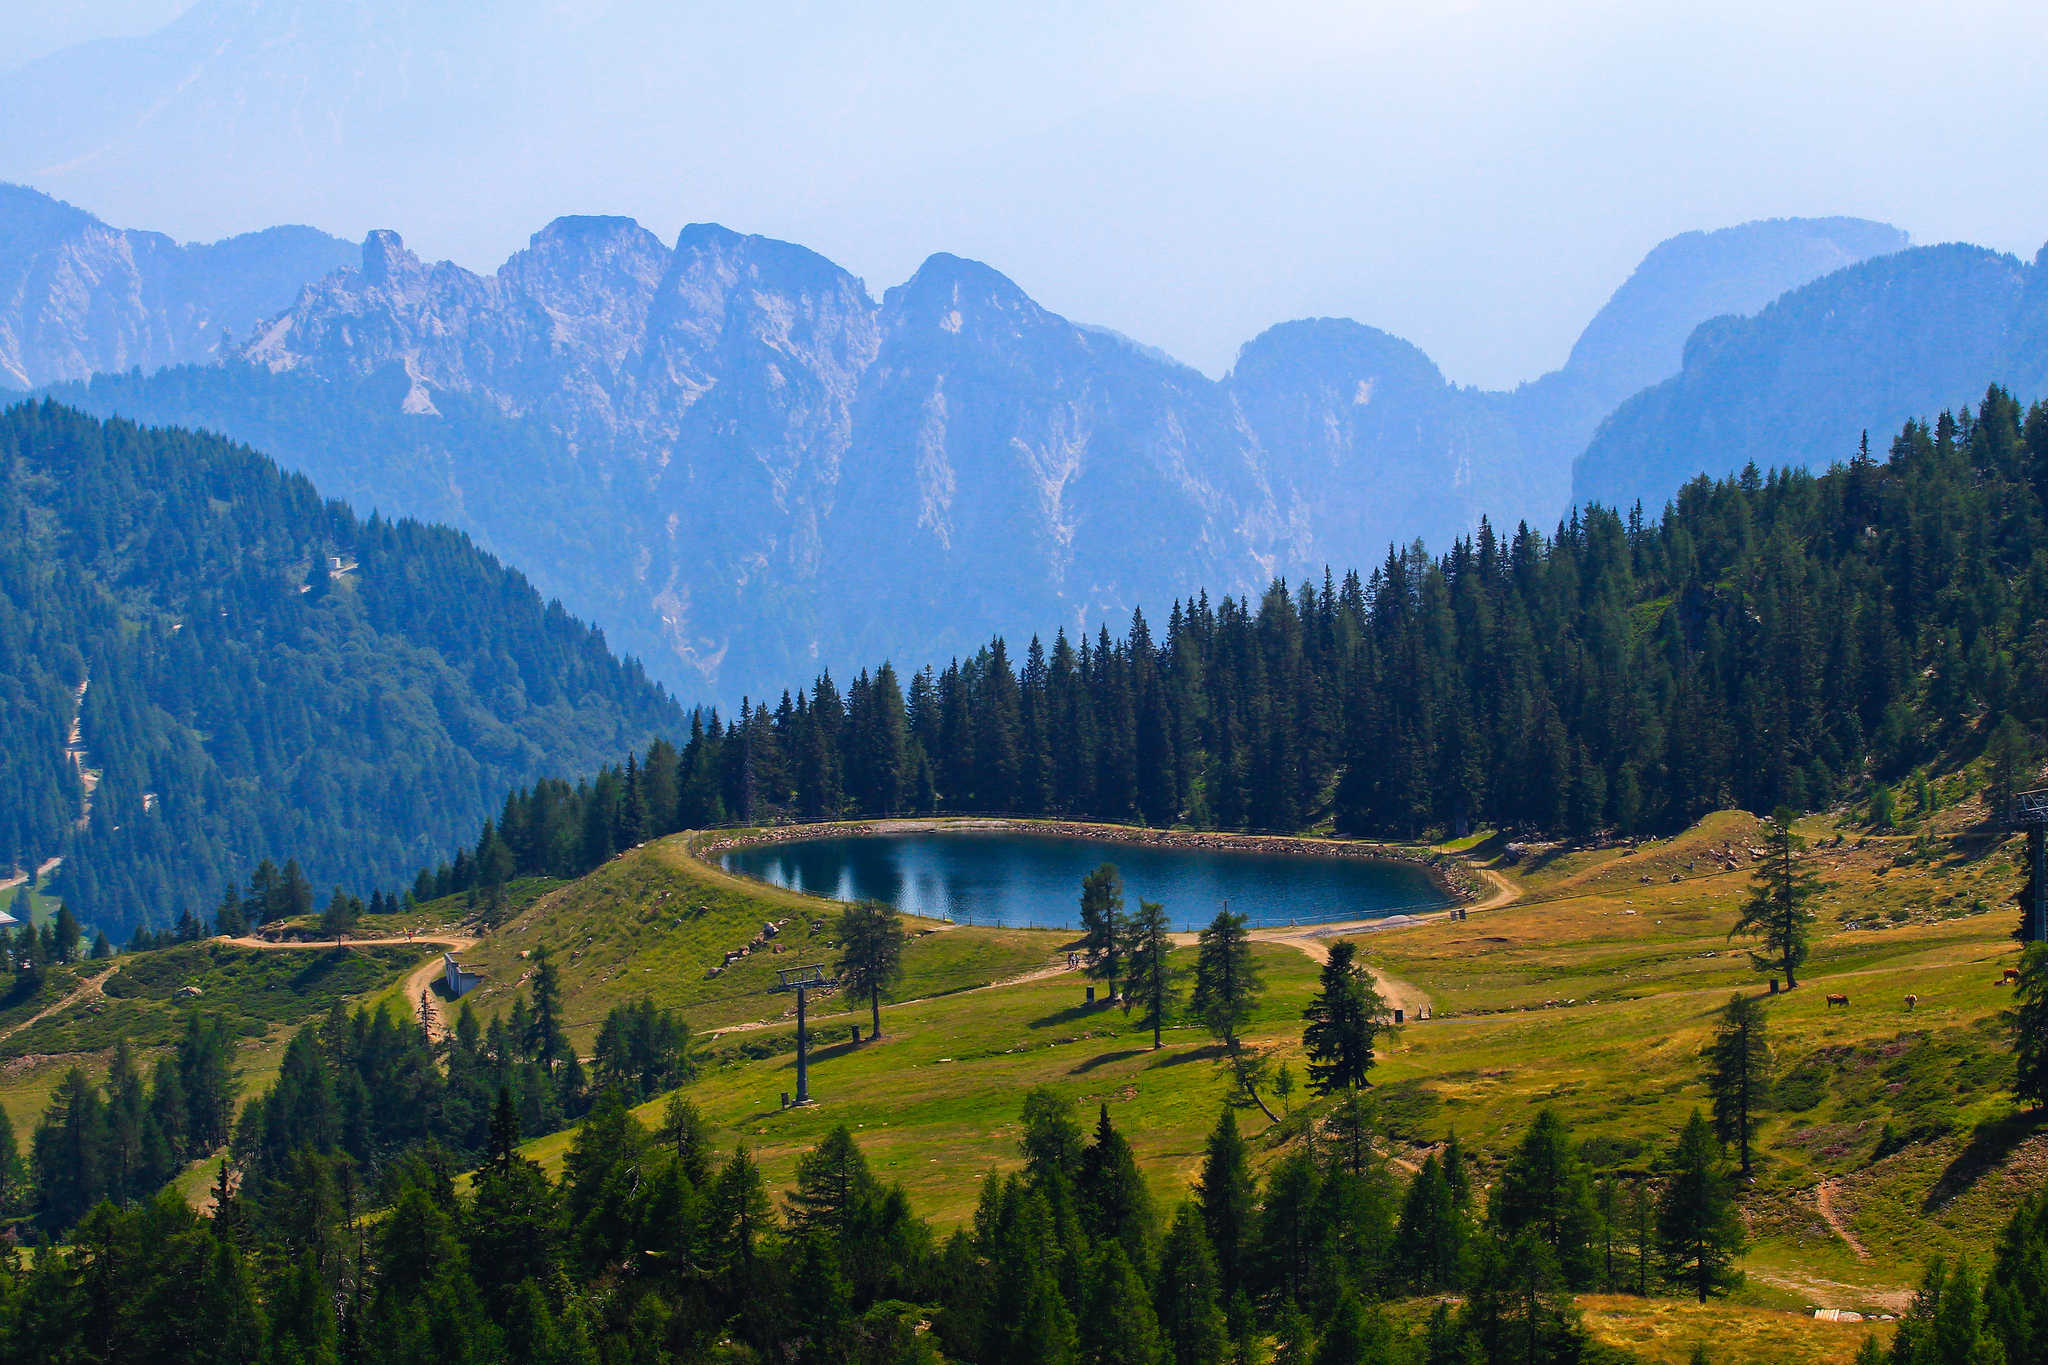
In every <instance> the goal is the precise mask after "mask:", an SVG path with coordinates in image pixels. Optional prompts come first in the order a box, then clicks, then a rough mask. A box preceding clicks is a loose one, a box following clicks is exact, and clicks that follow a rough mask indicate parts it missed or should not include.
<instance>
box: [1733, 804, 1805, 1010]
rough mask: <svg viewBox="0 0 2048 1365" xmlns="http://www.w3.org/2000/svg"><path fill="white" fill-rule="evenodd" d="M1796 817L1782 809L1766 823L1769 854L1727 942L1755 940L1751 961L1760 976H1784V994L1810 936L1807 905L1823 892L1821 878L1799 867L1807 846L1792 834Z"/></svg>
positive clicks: (1795, 980) (1794, 978)
mask: <svg viewBox="0 0 2048 1365" xmlns="http://www.w3.org/2000/svg"><path fill="white" fill-rule="evenodd" d="M1796 818H1797V816H1796V814H1795V812H1794V811H1793V810H1792V809H1791V807H1789V806H1780V807H1779V808H1778V809H1777V811H1776V812H1775V813H1774V814H1773V815H1772V816H1771V819H1770V820H1769V822H1767V823H1766V824H1765V826H1764V831H1763V838H1764V846H1765V849H1766V850H1767V851H1766V853H1765V856H1764V859H1763V861H1762V862H1760V863H1758V864H1757V868H1756V872H1755V873H1754V874H1753V881H1754V883H1755V885H1754V887H1753V888H1752V890H1751V891H1750V895H1749V900H1748V901H1747V902H1746V903H1745V904H1744V905H1743V907H1742V916H1741V918H1739V919H1738V920H1736V922H1735V927H1734V928H1733V929H1730V930H1729V931H1728V936H1729V937H1730V938H1733V937H1735V936H1736V935H1737V934H1746V935H1748V936H1750V937H1753V938H1755V939H1757V940H1758V941H1759V946H1758V948H1757V950H1756V951H1753V952H1751V953H1750V961H1751V962H1752V963H1753V964H1755V966H1756V969H1757V970H1758V971H1760V972H1779V973H1782V974H1783V975H1784V977H1785V985H1786V987H1787V988H1788V989H1789V988H1791V987H1794V986H1797V985H1798V984H1799V980H1798V975H1797V974H1798V971H1799V967H1800V964H1801V963H1803V962H1805V961H1806V955H1807V952H1808V951H1809V946H1808V945H1809V941H1810V939H1811V937H1812V932H1813V911H1812V910H1810V909H1808V908H1807V906H1808V903H1809V902H1810V901H1812V900H1813V898H1814V897H1815V896H1817V895H1819V894H1820V889H1821V888H1820V879H1819V878H1818V877H1815V876H1814V875H1813V874H1812V873H1811V872H1809V871H1807V870H1806V869H1805V868H1803V867H1801V866H1800V864H1799V861H1798V854H1799V850H1801V849H1802V848H1804V847H1805V846H1806V841H1805V840H1804V839H1801V838H1800V837H1799V836H1798V835H1797V834H1794V833H1793V832H1792V822H1793V820H1794V819H1796Z"/></svg>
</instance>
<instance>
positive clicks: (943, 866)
mask: <svg viewBox="0 0 2048 1365" xmlns="http://www.w3.org/2000/svg"><path fill="white" fill-rule="evenodd" d="M1103 863H1115V864H1116V866H1117V870H1118V871H1119V872H1120V873H1121V874H1122V875H1123V883H1124V908H1125V909H1126V910H1136V909H1137V908H1138V900H1139V898H1140V897H1142V898H1144V899H1145V900H1148V901H1157V902H1159V903H1160V904H1161V905H1163V906H1165V907H1166V914H1167V917H1168V918H1169V919H1170V920H1171V921H1172V922H1173V926H1174V928H1176V929H1199V928H1201V927H1202V926H1203V925H1206V924H1207V923H1208V922H1209V921H1210V920H1212V919H1214V918H1215V917H1216V912H1217V911H1218V910H1220V909H1222V908H1223V903H1224V901H1226V900H1228V901H1229V903H1230V909H1231V911H1232V912H1233V913H1236V914H1242V915H1244V916H1245V917H1246V919H1247V920H1248V921H1249V922H1250V924H1251V926H1252V927H1253V928H1262V927H1263V928H1268V929H1272V928H1279V927H1283V926H1285V925H1288V924H1331V923H1336V922H1338V921H1342V920H1355V919H1384V918H1386V917H1388V916H1391V915H1398V914H1403V913H1417V912H1422V911H1429V910H1441V909H1443V908H1444V907H1445V906H1447V905H1449V904H1451V901H1450V899H1449V898H1448V897H1447V896H1445V894H1444V893H1443V891H1442V890H1441V889H1440V888H1439V887H1438V886H1437V884H1436V883H1435V882H1434V881H1433V880H1432V879H1431V878H1430V876H1429V874H1428V873H1427V872H1425V871H1423V870H1422V869H1421V868H1419V867H1416V866H1414V865H1412V864H1409V863H1401V862H1384V861H1380V860H1378V859H1373V858H1356V857H1348V858H1347V857H1318V856H1316V855H1314V854H1307V853H1258V852H1251V851H1245V850H1237V849H1207V848H1167V847H1160V846H1154V845H1146V844H1126V843H1113V842H1110V841H1107V840H1099V839H1085V838H1066V837H1062V836H1059V835H1049V834H1023V833H1017V832H1015V831H996V830H948V831H936V830H934V831H924V832H917V833H904V834H872V835H855V836H850V837H844V838H824V839H797V840H792V841H790V842H788V843H781V844H756V845H753V846H751V847H747V848H737V849H732V850H730V851H728V852H726V853H724V854H722V855H721V856H720V859H719V865H720V866H721V867H723V868H724V869H725V870H726V871H728V872H735V873H738V874H740V875H742V876H747V877H755V878H758V879H759V880H761V881H765V882H772V883H773V884H774V885H776V886H780V887H786V888H788V889H789V890H792V891H802V892H805V893H807V894H810V895H813V896H825V897H829V898H831V899H833V900H842V901H855V900H874V901H882V902H884V903H885V904H889V905H893V906H895V907H896V908H897V909H898V910H901V911H903V912H904V913H906V914H912V915H926V916H929V917H931V918H933V919H951V920H954V921H956V922H958V923H961V924H980V925H1001V926H1006V927H1009V928H1013V929H1014V928H1043V929H1073V928H1078V927H1079V925H1080V909H1079V908H1080V901H1081V878H1083V877H1085V876H1087V875H1088V874H1089V873H1090V872H1093V871H1094V870H1095V869H1096V868H1097V867H1099V866H1101V865H1102V864H1103Z"/></svg>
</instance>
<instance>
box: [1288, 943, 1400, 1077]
mask: <svg viewBox="0 0 2048 1365" xmlns="http://www.w3.org/2000/svg"><path fill="white" fill-rule="evenodd" d="M1357 959H1358V945H1357V944H1355V943H1353V942H1352V941H1351V940H1350V939H1338V940H1337V941H1336V942H1335V943H1332V944H1331V945H1330V956H1329V958H1328V959H1327V960H1326V961H1325V962H1324V963H1323V970H1322V981H1321V989H1320V990H1318V991H1317V993H1316V995H1315V997H1314V998H1313V999H1311V1000H1310V1001H1309V1005H1308V1008H1307V1009H1305V1010H1303V1011H1302V1014H1301V1017H1302V1018H1304V1019H1306V1020H1308V1021H1309V1022H1308V1027H1307V1028H1305V1029H1303V1030H1302V1034H1301V1043H1302V1047H1303V1049H1304V1050H1306V1051H1307V1053H1308V1076H1309V1085H1310V1086H1311V1087H1312V1088H1313V1089H1314V1090H1315V1091H1316V1093H1317V1094H1319V1095H1327V1094H1329V1093H1331V1092H1332V1091H1336V1090H1352V1089H1357V1088H1359V1087H1362V1086H1367V1085H1370V1084H1372V1082H1371V1080H1370V1079H1368V1076H1369V1073H1370V1072H1371V1070H1372V1064H1373V1043H1374V1040H1375V1038H1376V1037H1377V1035H1378V1033H1379V1032H1380V1029H1381V1028H1382V1023H1381V1016H1382V1015H1384V1014H1385V1013H1386V1008H1387V1006H1386V1001H1384V1000H1382V999H1381V998H1380V993H1379V991H1378V989H1377V988H1376V987H1375V986H1374V984H1373V979H1372V976H1371V974H1370V973H1368V972H1367V971H1366V970H1365V968H1364V967H1362V966H1360V965H1359V963H1358V960H1357Z"/></svg>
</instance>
